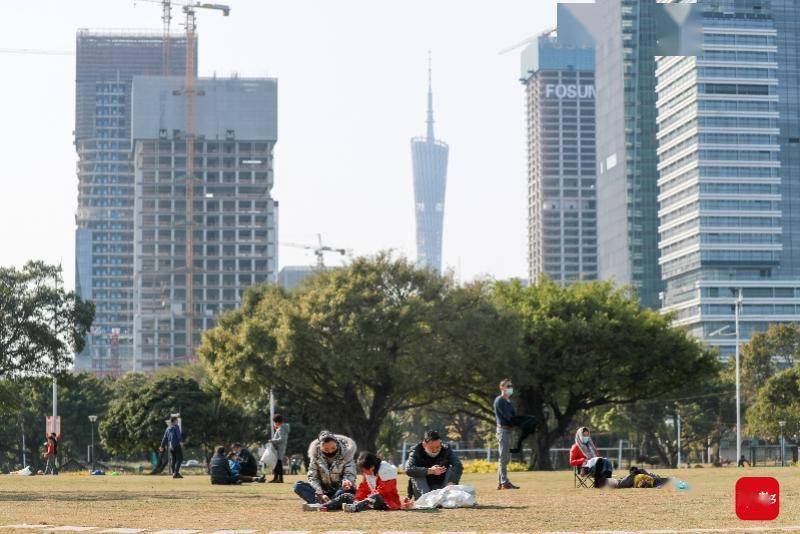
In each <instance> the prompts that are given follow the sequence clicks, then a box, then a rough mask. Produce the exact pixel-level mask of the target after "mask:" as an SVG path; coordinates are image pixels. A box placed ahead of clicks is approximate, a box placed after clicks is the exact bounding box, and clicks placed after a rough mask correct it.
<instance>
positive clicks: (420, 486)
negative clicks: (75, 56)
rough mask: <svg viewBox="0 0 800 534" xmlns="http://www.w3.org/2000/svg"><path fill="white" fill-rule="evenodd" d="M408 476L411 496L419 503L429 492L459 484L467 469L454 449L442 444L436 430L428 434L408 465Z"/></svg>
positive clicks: (415, 450) (411, 455) (411, 456)
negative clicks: (422, 496) (462, 474)
mask: <svg viewBox="0 0 800 534" xmlns="http://www.w3.org/2000/svg"><path fill="white" fill-rule="evenodd" d="M405 471H406V475H408V477H409V478H410V479H411V480H410V481H409V494H413V496H414V498H415V499H418V498H419V497H420V495H422V494H424V493H428V492H429V491H432V490H436V489H440V488H443V487H445V486H449V485H451V484H458V483H459V481H460V480H461V473H463V472H464V467H463V466H462V465H461V460H459V459H458V455H457V454H456V453H455V452H453V449H451V448H450V447H448V446H447V445H443V444H442V438H441V436H439V433H438V432H437V431H436V430H428V431H427V432H425V436H424V438H423V440H422V443H419V444H418V445H417V446H416V447H414V449H412V451H411V454H410V455H409V457H408V460H407V461H406V466H405Z"/></svg>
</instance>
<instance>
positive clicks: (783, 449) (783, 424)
mask: <svg viewBox="0 0 800 534" xmlns="http://www.w3.org/2000/svg"><path fill="white" fill-rule="evenodd" d="M778 424H779V425H780V427H781V467H783V466H784V465H785V464H784V458H785V457H786V446H785V442H784V441H783V427H785V426H786V421H778Z"/></svg>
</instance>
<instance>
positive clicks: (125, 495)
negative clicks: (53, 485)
mask: <svg viewBox="0 0 800 534" xmlns="http://www.w3.org/2000/svg"><path fill="white" fill-rule="evenodd" d="M207 497H208V494H206V493H201V492H182V493H180V494H174V493H143V492H117V493H114V492H111V493H109V492H103V493H84V492H81V493H71V492H67V493H64V492H59V493H52V494H46V493H16V492H2V493H0V502H32V501H49V502H96V501H106V502H110V501H140V500H141V501H144V500H146V499H153V498H157V499H159V500H171V501H193V500H196V499H200V498H207ZM261 497H263V495H260V494H237V495H236V498H237V499H259V498H261Z"/></svg>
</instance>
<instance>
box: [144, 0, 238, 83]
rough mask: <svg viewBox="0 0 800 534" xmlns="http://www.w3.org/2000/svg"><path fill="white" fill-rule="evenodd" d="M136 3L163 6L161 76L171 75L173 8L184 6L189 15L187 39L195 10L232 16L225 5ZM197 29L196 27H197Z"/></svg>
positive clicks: (159, 0) (163, 1) (151, 0)
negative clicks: (170, 33) (170, 34)
mask: <svg viewBox="0 0 800 534" xmlns="http://www.w3.org/2000/svg"><path fill="white" fill-rule="evenodd" d="M136 2H148V3H151V4H160V5H161V26H162V28H163V33H162V39H161V74H162V75H163V76H169V74H170V52H171V46H170V42H169V32H170V25H171V24H172V6H173V5H176V6H182V7H183V12H184V13H185V14H186V15H187V26H186V30H187V37H188V30H189V26H188V17H189V13H190V11H191V12H192V19H193V20H194V16H195V15H194V10H195V9H216V10H218V11H222V14H223V15H224V16H226V17H227V16H228V15H230V14H231V8H230V7H229V6H226V5H223V4H210V3H207V2H181V1H174V0H134V5H136ZM195 28H196V26H195Z"/></svg>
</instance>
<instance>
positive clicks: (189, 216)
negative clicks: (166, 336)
mask: <svg viewBox="0 0 800 534" xmlns="http://www.w3.org/2000/svg"><path fill="white" fill-rule="evenodd" d="M138 1H140V2H141V1H144V2H150V3H157V4H160V5H161V9H162V13H161V21H162V23H163V26H164V37H163V39H164V40H163V42H162V51H161V60H162V71H165V72H167V73H169V48H170V42H169V29H170V28H169V27H170V22H171V20H172V6H173V5H176V6H181V7H182V8H183V13H184V15H185V16H186V21H185V23H184V25H185V29H186V76H185V81H184V87H183V90H182V91H181V93H182V94H183V95H184V97H185V98H184V101H185V105H186V133H185V138H186V218H185V221H186V222H185V224H186V267H185V272H186V308H185V310H184V316H185V318H186V355H187V357H188V359H189V360H191V361H193V360H196V359H197V358H196V356H195V353H194V314H195V311H194V181H195V176H194V151H195V146H194V142H195V111H194V104H195V102H194V100H195V98H196V97H197V95H198V91H197V72H196V70H195V65H196V64H197V58H196V57H195V51H196V50H197V47H196V46H195V38H196V31H197V12H196V11H197V10H198V9H211V10H216V11H221V12H222V14H223V16H225V17H227V16H228V15H230V13H231V8H230V7H229V6H227V5H224V4H210V3H206V2H180V1H175V0H138Z"/></svg>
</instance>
